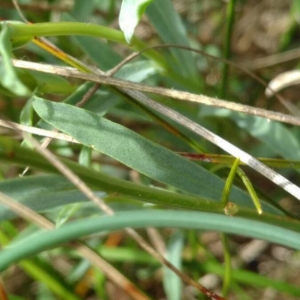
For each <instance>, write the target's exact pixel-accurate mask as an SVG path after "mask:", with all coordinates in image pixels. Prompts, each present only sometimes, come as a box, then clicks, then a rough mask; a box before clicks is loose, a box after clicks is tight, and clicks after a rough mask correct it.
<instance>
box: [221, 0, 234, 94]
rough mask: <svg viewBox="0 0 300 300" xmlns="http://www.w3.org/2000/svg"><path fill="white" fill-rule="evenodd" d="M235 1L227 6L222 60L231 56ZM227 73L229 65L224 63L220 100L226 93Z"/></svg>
mask: <svg viewBox="0 0 300 300" xmlns="http://www.w3.org/2000/svg"><path fill="white" fill-rule="evenodd" d="M235 3H236V0H230V1H229V3H228V5H227V13H226V15H227V18H226V20H227V24H226V34H225V48H224V53H223V58H224V59H229V58H230V55H231V36H232V29H233V23H234V9H235ZM228 71H229V65H228V64H227V63H224V65H223V71H222V83H221V90H220V95H219V96H220V98H222V99H224V98H226V92H227V85H228Z"/></svg>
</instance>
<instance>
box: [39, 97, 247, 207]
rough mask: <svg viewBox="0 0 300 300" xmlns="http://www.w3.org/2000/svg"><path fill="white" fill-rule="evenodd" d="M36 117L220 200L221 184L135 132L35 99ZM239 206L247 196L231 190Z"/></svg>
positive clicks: (141, 169) (131, 164)
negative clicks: (37, 115)
mask: <svg viewBox="0 0 300 300" xmlns="http://www.w3.org/2000/svg"><path fill="white" fill-rule="evenodd" d="M33 107H34V109H35V110H36V112H37V113H38V114H39V116H40V117H41V118H42V119H43V120H45V121H46V122H48V123H49V124H51V125H53V126H54V127H55V128H58V129H59V130H61V131H63V132H65V133H67V134H69V135H71V136H72V137H74V138H75V139H76V140H77V141H79V142H80V143H82V144H83V145H85V146H88V147H91V148H93V149H94V150H97V151H99V152H102V153H104V154H106V155H109V156H111V157H112V158H114V159H116V160H118V161H120V162H122V163H123V164H125V165H127V166H128V167H130V168H132V169H134V170H137V171H138V172H140V173H142V174H144V175H146V176H148V177H150V178H152V179H155V180H157V181H160V182H163V183H166V184H169V185H171V186H174V187H177V188H178V189H181V190H183V191H186V192H188V193H191V194H195V195H199V196H202V197H205V198H210V199H213V200H220V198H221V193H222V190H223V186H224V181H223V180H222V179H220V178H219V177H217V176H216V175H214V174H212V173H210V172H208V171H207V170H206V169H204V168H202V167H201V166H199V165H197V164H195V163H193V162H191V161H189V160H187V159H185V158H183V157H181V156H180V155H178V154H176V153H174V152H172V151H170V150H168V149H166V148H164V147H162V146H160V145H158V144H155V143H153V142H151V141H149V140H147V139H145V138H143V137H142V136H140V135H138V134H136V133H135V132H133V131H131V130H129V129H127V128H125V127H123V126H121V125H118V124H116V123H113V122H111V121H109V120H106V119H104V118H101V117H99V116H98V115H96V114H94V113H92V112H88V111H86V110H83V109H80V108H77V107H73V106H70V105H68V104H64V103H54V102H50V101H46V100H44V99H41V98H37V97H35V100H34V102H33ZM231 195H232V197H233V199H234V200H236V201H238V202H239V203H240V204H241V203H243V204H242V205H247V204H246V203H248V201H251V200H250V199H249V197H248V195H247V194H245V193H244V192H242V191H241V190H239V189H237V188H233V189H232V194H231Z"/></svg>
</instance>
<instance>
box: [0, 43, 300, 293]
mask: <svg viewBox="0 0 300 300" xmlns="http://www.w3.org/2000/svg"><path fill="white" fill-rule="evenodd" d="M35 42H36V44H41V43H42V44H44V45H45V49H47V40H46V39H38V38H36V39H35ZM48 46H49V48H50V47H52V48H53V45H51V44H48ZM171 46H173V47H176V46H174V45H170V46H168V45H165V46H162V47H171ZM177 47H178V48H185V47H180V46H177ZM146 50H147V49H146ZM190 50H191V49H190ZM140 54H141V52H139V53H136V54H133V55H132V56H129V57H128V58H127V59H125V60H124V61H123V62H121V63H120V64H119V65H118V66H116V67H115V68H113V69H112V70H111V71H109V72H107V73H103V72H102V71H101V70H99V69H97V70H95V69H92V68H90V67H89V66H86V65H83V64H82V63H81V62H80V64H82V65H83V66H84V68H85V69H86V70H88V71H91V72H92V73H94V74H95V76H93V75H90V74H85V75H84V76H82V75H83V74H82V73H81V74H80V72H76V71H75V70H70V69H69V68H59V67H53V66H51V67H52V72H53V73H54V74H59V75H63V76H67V77H77V78H83V79H86V80H91V81H97V80H95V79H96V78H95V77H98V78H100V77H101V78H102V79H101V81H99V82H98V83H96V84H95V85H94V87H93V88H92V89H91V90H90V91H89V92H88V93H87V94H86V95H85V96H84V97H83V99H82V101H80V103H78V104H77V106H81V105H83V103H85V102H86V101H88V99H89V98H90V97H91V96H92V94H93V93H95V92H96V90H97V89H98V88H100V87H101V84H102V83H104V84H112V81H110V82H109V80H108V81H106V79H109V77H110V76H112V75H113V74H114V73H115V72H116V71H118V70H119V69H120V68H121V67H122V66H123V65H124V64H125V63H128V62H129V61H130V60H132V59H133V58H134V57H136V56H137V55H140ZM202 54H204V53H202ZM64 56H66V54H64ZM58 57H59V56H58ZM67 57H68V58H69V59H70V60H71V61H72V60H73V61H76V64H78V61H77V60H76V59H74V58H72V57H70V56H68V55H67ZM59 58H61V57H59ZM216 59H217V58H216ZM13 63H14V65H15V66H19V67H21V68H22V67H25V68H28V69H35V70H39V71H43V72H49V70H50V69H49V68H48V69H47V66H46V65H39V66H38V64H34V63H25V62H22V61H14V62H13ZM226 63H228V61H226ZM138 85H139V84H138ZM140 86H142V85H140ZM128 88H129V86H128V84H127V82H124V84H122V83H121V91H122V93H126V94H127V95H129V96H131V98H135V99H137V98H138V99H137V100H139V99H144V100H145V99H146V100H147V101H144V102H143V105H147V104H148V105H149V103H150V105H149V106H150V107H151V108H154V109H155V108H159V109H161V110H160V112H162V113H164V114H165V115H167V116H169V117H171V118H173V119H174V120H176V121H178V120H180V119H183V121H186V118H185V117H183V116H182V115H180V114H178V113H175V115H174V111H172V110H170V109H167V108H165V107H163V106H162V105H160V104H158V103H156V102H154V101H153V100H151V99H150V98H148V97H146V96H145V95H143V94H141V93H140V92H137V91H136V90H128ZM150 92H153V93H155V92H157V90H156V91H155V89H152V90H151V91H150ZM179 94H180V92H179V93H177V95H179ZM274 94H275V96H277V97H278V95H277V93H274ZM169 96H170V95H169ZM174 98H176V96H175V97H174ZM279 100H280V101H281V102H282V103H284V100H283V101H282V99H281V98H279ZM149 101H150V102H149ZM219 103H220V102H219ZM211 105H213V104H211ZM220 106H221V105H220ZM237 106H238V105H237ZM258 111H262V112H263V110H258V109H256V108H251V107H247V113H250V114H254V115H257V114H258ZM263 113H265V117H267V118H269V119H276V118H277V120H278V118H281V121H283V122H287V123H294V124H295V122H296V123H297V122H299V119H298V118H293V117H291V116H287V115H284V114H276V113H275V114H274V115H272V112H271V113H270V112H269V111H265V112H263ZM156 116H157V115H156ZM156 116H154V117H156ZM159 121H160V120H159ZM160 122H161V121H160ZM184 123H185V122H184ZM190 125H191V124H190ZM297 125H299V124H297ZM10 126H12V127H14V125H10ZM14 129H15V130H17V131H18V132H21V131H20V129H18V128H16V127H15V128H14ZM21 133H22V132H21ZM206 133H207V131H205V134H206ZM198 134H199V132H198ZM205 134H204V135H205ZM22 135H23V137H24V138H25V139H28V140H29V141H30V142H31V143H32V144H33V145H34V147H35V148H36V150H37V151H39V152H40V153H41V154H42V155H43V156H44V157H45V158H46V159H47V160H48V161H49V162H51V163H52V164H53V165H54V166H55V167H56V168H57V169H58V170H59V171H60V172H61V173H62V174H63V175H64V176H65V177H67V178H68V179H69V180H70V181H71V182H72V183H73V184H74V185H75V186H77V188H78V189H79V190H81V191H82V192H83V193H84V194H85V195H86V196H87V197H88V198H89V199H90V200H92V201H93V202H95V203H96V204H97V205H98V206H99V208H100V209H101V210H103V211H104V212H105V213H106V214H108V215H113V214H114V212H113V211H112V210H111V208H110V207H108V206H106V204H105V203H104V202H103V201H102V200H101V199H99V198H98V197H97V196H96V195H95V194H94V193H93V192H92V191H91V190H90V189H89V188H88V187H87V186H86V185H85V184H84V182H82V181H81V180H80V178H78V177H77V176H76V175H75V174H74V173H73V172H72V171H71V170H70V169H68V168H67V167H66V166H65V165H63V164H62V163H61V162H60V161H59V160H58V159H57V158H56V157H55V156H54V155H53V154H52V153H51V152H49V151H48V150H47V149H46V148H45V147H46V146H47V145H48V144H49V143H50V141H51V138H49V139H48V140H47V143H44V144H43V145H42V146H41V145H40V144H39V143H38V142H37V141H36V140H34V139H33V138H32V137H30V136H28V135H27V134H24V133H22ZM213 137H214V138H215V135H214V136H213ZM219 146H222V145H219ZM236 156H237V157H239V156H238V155H236ZM247 160H248V162H249V156H247ZM250 162H251V159H250ZM255 163H256V162H255ZM274 173H275V172H274ZM275 174H276V173H275ZM264 175H265V176H266V177H268V175H267V174H264ZM278 175H279V174H276V176H278ZM269 176H270V174H269ZM279 176H280V175H279ZM270 177H271V178H272V176H270ZM277 179H278V178H277ZM277 184H278V185H281V186H282V185H284V187H286V186H291V187H292V193H293V194H294V196H295V194H296V197H297V195H298V197H297V198H298V199H299V197H300V194H299V191H298V190H297V189H295V186H294V185H293V184H291V183H290V182H287V181H284V182H282V181H280V182H279V183H277ZM2 196H3V195H1V198H2V199H1V200H3V199H4V198H3V197H2ZM13 202H14V201H13ZM7 204H8V203H7V202H6V205H7ZM19 205H20V204H17V206H16V207H14V208H13V207H11V209H12V210H14V211H15V212H17V213H18V214H19V215H22V216H23V217H24V218H26V219H30V220H31V221H32V222H34V223H36V224H38V225H39V226H42V227H46V228H48V229H52V228H53V225H52V224H50V223H49V221H48V220H46V221H45V220H44V221H41V220H42V219H41V216H40V215H39V214H37V213H35V212H34V211H31V210H27V211H28V212H29V214H27V215H24V214H23V213H22V210H23V209H24V208H21V207H20V206H19ZM18 206H19V207H18ZM20 208H21V210H20ZM126 231H127V233H128V234H130V236H131V237H133V238H134V239H135V240H136V241H137V242H138V244H139V245H140V246H141V247H142V248H144V249H145V250H146V251H148V252H149V253H150V254H151V255H153V256H154V257H156V258H157V259H158V260H159V261H160V262H161V263H162V264H164V265H166V266H167V267H168V268H170V269H171V270H173V271H174V272H175V273H176V274H177V275H178V276H179V277H180V278H181V279H182V280H183V281H184V282H186V283H187V284H189V285H192V286H194V287H196V288H197V289H198V290H200V291H201V292H202V293H204V294H205V295H206V296H208V297H209V298H211V299H224V298H222V297H220V296H218V295H216V294H214V293H212V292H211V291H209V290H207V289H206V288H205V287H203V286H202V285H200V284H199V283H197V282H194V281H193V280H192V279H190V278H189V277H188V276H187V275H185V274H184V273H182V272H181V271H179V270H178V269H176V268H175V267H174V266H172V265H171V264H170V263H169V262H168V261H167V260H166V259H165V258H164V257H163V256H162V255H161V254H160V253H158V252H157V251H156V250H154V249H153V248H152V247H151V246H150V245H149V244H148V243H147V242H146V241H145V240H143V239H142V238H141V236H139V235H138V234H137V233H136V232H135V231H134V230H133V229H130V228H128V229H126ZM84 247H85V246H84V245H80V246H77V249H78V250H79V251H83V252H84V251H87V253H88V250H87V249H88V248H87V249H86V248H84ZM84 249H85V250H84ZM90 250H91V249H90ZM89 256H90V257H91V256H92V253H89ZM98 266H99V264H98ZM127 284H129V283H128V282H127ZM137 299H146V298H137Z"/></svg>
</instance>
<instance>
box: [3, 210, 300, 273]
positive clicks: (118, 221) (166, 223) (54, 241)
mask: <svg viewBox="0 0 300 300" xmlns="http://www.w3.org/2000/svg"><path fill="white" fill-rule="evenodd" d="M149 226H152V227H153V226H156V227H176V228H186V229H197V230H200V229H201V230H215V231H220V232H225V233H230V234H238V235H240V234H241V233H243V235H244V236H248V237H252V238H257V239H263V240H266V241H269V242H273V243H276V244H280V245H283V246H287V247H291V248H294V249H298V250H299V249H300V233H299V232H296V231H293V230H291V229H285V228H282V227H281V226H279V225H270V224H266V223H263V222H260V221H257V220H248V219H244V218H240V217H233V218H232V217H228V216H225V215H218V214H213V213H205V212H191V211H171V210H170V211H158V210H154V211H151V210H150V211H149V210H148V211H147V210H146V211H136V212H134V211H132V212H126V213H117V214H115V215H114V216H102V217H95V218H90V219H83V220H80V221H74V222H69V223H67V224H66V225H64V226H62V227H60V228H58V229H57V230H50V231H46V230H41V231H40V232H39V233H36V234H35V235H34V236H33V237H31V236H30V237H29V238H27V239H23V240H22V241H20V242H19V243H18V246H15V247H14V246H11V247H9V248H6V249H4V250H2V251H1V252H0V271H3V270H5V269H6V268H7V267H8V266H9V265H10V264H11V263H13V262H16V261H18V260H20V259H24V258H26V257H29V256H32V255H35V254H38V253H40V252H41V251H44V250H47V249H49V248H53V247H55V246H58V245H60V244H61V243H66V242H68V241H71V240H75V239H78V238H80V237H83V236H86V235H90V234H93V233H99V232H103V231H115V230H122V229H124V228H126V227H132V228H145V227H149ZM21 242H22V244H21Z"/></svg>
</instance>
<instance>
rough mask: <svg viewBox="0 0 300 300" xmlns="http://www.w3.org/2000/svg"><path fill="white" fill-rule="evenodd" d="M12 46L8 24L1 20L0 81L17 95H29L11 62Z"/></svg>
mask: <svg viewBox="0 0 300 300" xmlns="http://www.w3.org/2000/svg"><path fill="white" fill-rule="evenodd" d="M11 53H12V47H11V42H10V35H9V29H8V25H7V24H6V23H5V22H2V24H1V28H0V55H1V56H2V58H1V60H0V73H1V76H0V83H1V85H2V86H3V87H5V88H6V89H8V90H9V91H10V92H11V93H13V94H15V95H18V96H29V95H30V93H31V92H30V91H29V89H28V88H27V87H26V86H25V85H24V84H23V83H22V82H21V81H20V79H19V78H18V75H17V72H16V70H15V69H14V67H13V65H12V62H11Z"/></svg>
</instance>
